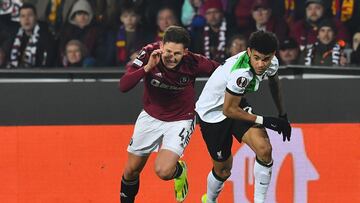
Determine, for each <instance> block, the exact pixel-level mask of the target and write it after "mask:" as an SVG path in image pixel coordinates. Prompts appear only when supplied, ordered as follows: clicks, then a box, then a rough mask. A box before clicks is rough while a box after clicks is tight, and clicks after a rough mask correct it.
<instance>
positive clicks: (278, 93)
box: [268, 73, 287, 120]
mask: <svg viewBox="0 0 360 203" xmlns="http://www.w3.org/2000/svg"><path fill="white" fill-rule="evenodd" d="M268 78H269V88H270V92H271V96H272V98H273V100H274V103H275V106H276V108H277V110H278V112H279V117H280V118H284V119H286V120H287V114H286V110H285V107H284V102H283V96H282V89H281V83H280V80H279V76H278V74H277V73H276V74H275V75H273V76H269V77H268Z"/></svg>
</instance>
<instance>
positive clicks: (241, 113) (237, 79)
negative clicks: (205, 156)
mask: <svg viewBox="0 0 360 203" xmlns="http://www.w3.org/2000/svg"><path fill="white" fill-rule="evenodd" d="M250 79H251V75H249V73H248V72H246V71H245V72H242V71H241V70H238V71H236V72H234V73H233V74H232V75H231V77H230V80H229V82H228V84H227V86H226V92H225V97H224V105H223V114H224V115H225V116H226V117H229V118H232V119H237V120H244V121H248V122H252V123H254V124H255V123H256V124H261V125H263V126H264V127H265V128H269V129H272V130H275V131H277V132H278V133H279V134H280V133H282V134H283V141H285V140H288V141H290V136H291V127H290V124H289V122H288V121H286V120H284V119H281V118H276V117H268V116H260V115H255V114H251V113H248V112H246V111H245V110H243V109H242V108H241V107H240V106H239V105H240V101H241V98H242V96H243V95H244V94H245V89H246V87H247V86H248V85H249V82H250Z"/></svg>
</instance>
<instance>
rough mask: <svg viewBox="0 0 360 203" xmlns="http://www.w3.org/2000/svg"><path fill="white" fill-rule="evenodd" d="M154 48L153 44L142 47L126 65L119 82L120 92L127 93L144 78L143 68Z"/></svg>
mask: <svg viewBox="0 0 360 203" xmlns="http://www.w3.org/2000/svg"><path fill="white" fill-rule="evenodd" d="M154 48H156V47H155V46H154V44H149V45H147V46H145V47H143V48H142V49H141V50H140V52H139V53H138V55H137V57H136V58H135V59H134V60H133V61H130V62H129V63H127V64H126V66H125V68H126V72H125V74H124V75H123V76H122V77H121V79H120V82H119V89H120V91H122V92H127V91H129V90H130V89H132V88H133V87H135V86H136V84H137V83H138V82H139V81H140V80H141V79H142V78H143V77H144V76H145V70H144V68H143V66H145V65H146V64H147V61H148V60H149V56H150V54H151V52H152V51H153V49H154Z"/></svg>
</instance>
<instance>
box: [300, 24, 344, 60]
mask: <svg viewBox="0 0 360 203" xmlns="http://www.w3.org/2000/svg"><path fill="white" fill-rule="evenodd" d="M317 38H318V40H317V42H316V43H314V44H313V45H311V46H309V47H307V49H305V51H304V52H303V54H302V57H301V60H302V64H305V65H307V66H310V65H320V66H332V65H342V66H343V65H346V63H347V60H346V58H345V56H344V53H343V47H342V46H340V44H339V43H337V42H336V27H335V24H334V22H333V21H331V20H324V21H322V22H321V24H319V32H318V36H317Z"/></svg>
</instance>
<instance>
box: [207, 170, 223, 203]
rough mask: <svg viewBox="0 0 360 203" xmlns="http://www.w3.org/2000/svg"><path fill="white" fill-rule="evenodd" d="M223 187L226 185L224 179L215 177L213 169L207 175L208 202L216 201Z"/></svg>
mask: <svg viewBox="0 0 360 203" xmlns="http://www.w3.org/2000/svg"><path fill="white" fill-rule="evenodd" d="M223 187H224V181H220V180H218V179H217V178H215V176H214V174H213V171H212V170H211V171H210V173H209V175H208V177H207V192H206V193H207V200H206V203H215V202H216V199H217V198H218V196H219V193H220V192H221V190H222V189H223Z"/></svg>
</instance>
